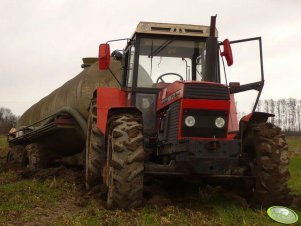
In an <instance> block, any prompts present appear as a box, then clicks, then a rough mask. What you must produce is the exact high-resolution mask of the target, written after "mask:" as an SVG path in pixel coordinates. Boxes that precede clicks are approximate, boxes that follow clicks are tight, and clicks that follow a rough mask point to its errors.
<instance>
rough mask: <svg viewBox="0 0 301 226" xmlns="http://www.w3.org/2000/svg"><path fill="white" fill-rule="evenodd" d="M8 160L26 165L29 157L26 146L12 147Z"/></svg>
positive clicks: (22, 165)
mask: <svg viewBox="0 0 301 226" xmlns="http://www.w3.org/2000/svg"><path fill="white" fill-rule="evenodd" d="M6 162H7V163H12V164H16V165H18V166H20V167H24V166H26V165H27V163H28V158H27V154H26V150H25V147H24V146H22V145H16V146H14V147H11V148H10V150H9V152H8V154H7V157H6Z"/></svg>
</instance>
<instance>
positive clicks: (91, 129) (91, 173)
mask: <svg viewBox="0 0 301 226" xmlns="http://www.w3.org/2000/svg"><path fill="white" fill-rule="evenodd" d="M87 129H88V130H87V139H86V164H85V181H86V188H87V189H89V188H91V187H93V186H95V185H97V184H101V183H102V179H101V173H102V168H103V166H104V165H105V163H106V157H105V153H104V151H103V147H102V146H103V144H102V143H103V136H102V134H101V132H100V130H99V128H98V127H97V108H96V100H95V99H92V101H91V104H90V108H89V118H88V128H87Z"/></svg>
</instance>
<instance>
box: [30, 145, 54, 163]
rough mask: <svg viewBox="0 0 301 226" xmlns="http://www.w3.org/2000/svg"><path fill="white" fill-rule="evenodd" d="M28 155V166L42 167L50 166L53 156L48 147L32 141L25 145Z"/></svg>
mask: <svg viewBox="0 0 301 226" xmlns="http://www.w3.org/2000/svg"><path fill="white" fill-rule="evenodd" d="M25 149H26V152H27V157H28V167H29V168H31V169H42V168H46V167H48V166H49V165H50V164H51V162H52V160H53V158H52V155H51V153H50V152H49V150H48V149H47V147H46V146H45V145H43V144H41V143H31V144H28V145H26V147H25Z"/></svg>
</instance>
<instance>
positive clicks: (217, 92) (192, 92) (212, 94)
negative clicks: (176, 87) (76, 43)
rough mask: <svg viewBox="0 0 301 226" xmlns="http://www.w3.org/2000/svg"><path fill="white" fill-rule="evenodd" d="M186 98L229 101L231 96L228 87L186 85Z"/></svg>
mask: <svg viewBox="0 0 301 226" xmlns="http://www.w3.org/2000/svg"><path fill="white" fill-rule="evenodd" d="M184 98H190V99H207V100H229V99H230V95H229V89H228V87H227V86H222V85H215V84H208V83H196V84H193V83H186V84H185V86H184Z"/></svg>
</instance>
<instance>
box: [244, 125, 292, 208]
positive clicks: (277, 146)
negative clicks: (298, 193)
mask: <svg viewBox="0 0 301 226" xmlns="http://www.w3.org/2000/svg"><path fill="white" fill-rule="evenodd" d="M247 137H248V142H247V145H246V148H247V149H249V151H250V150H251V152H252V154H253V157H254V158H253V162H252V164H251V172H252V174H253V176H255V185H254V187H253V191H252V197H251V200H250V202H251V204H252V205H254V206H257V207H258V206H259V207H261V206H271V205H287V204H289V203H290V201H291V200H290V195H289V189H288V187H287V182H288V179H289V177H290V173H289V171H288V164H289V159H288V146H287V143H286V140H285V136H284V135H283V134H282V133H281V129H280V128H279V127H277V126H275V125H273V124H272V123H258V124H254V125H251V126H250V128H249V130H248V132H247Z"/></svg>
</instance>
